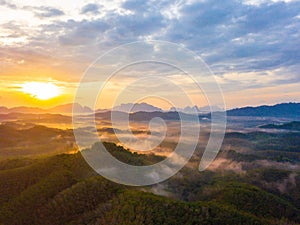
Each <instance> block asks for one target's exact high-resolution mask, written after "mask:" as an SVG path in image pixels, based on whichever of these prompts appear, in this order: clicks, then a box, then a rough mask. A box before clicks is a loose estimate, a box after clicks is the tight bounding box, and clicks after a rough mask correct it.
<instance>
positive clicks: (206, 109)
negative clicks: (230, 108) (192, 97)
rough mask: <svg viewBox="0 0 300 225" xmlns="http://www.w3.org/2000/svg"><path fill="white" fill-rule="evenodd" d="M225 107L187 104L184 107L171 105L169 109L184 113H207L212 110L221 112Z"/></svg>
mask: <svg viewBox="0 0 300 225" xmlns="http://www.w3.org/2000/svg"><path fill="white" fill-rule="evenodd" d="M223 110H224V109H222V108H220V107H218V106H211V107H210V106H204V107H198V106H196V105H194V106H192V107H191V106H186V107H184V108H175V107H171V108H170V110H169V111H172V112H174V111H177V112H183V113H187V114H190V113H195V112H196V113H202V114H205V113H210V112H220V111H223Z"/></svg>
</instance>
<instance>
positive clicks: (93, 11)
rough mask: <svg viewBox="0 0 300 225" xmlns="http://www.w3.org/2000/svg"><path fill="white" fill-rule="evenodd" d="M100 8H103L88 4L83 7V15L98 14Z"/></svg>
mask: <svg viewBox="0 0 300 225" xmlns="http://www.w3.org/2000/svg"><path fill="white" fill-rule="evenodd" d="M100 8H101V7H100V6H99V5H98V4H94V3H90V4H87V5H85V6H83V7H82V9H81V13H82V14H87V13H91V14H98V13H99V10H100Z"/></svg>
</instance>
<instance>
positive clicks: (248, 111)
mask: <svg viewBox="0 0 300 225" xmlns="http://www.w3.org/2000/svg"><path fill="white" fill-rule="evenodd" d="M74 107H75V109H76V110H75V111H76V112H77V113H78V114H92V113H94V111H93V110H92V109H91V108H89V107H87V106H81V105H80V104H78V103H75V104H74ZM72 109H73V104H72V103H69V104H65V105H59V106H56V107H53V108H49V109H41V108H35V107H25V106H20V107H14V108H7V107H0V114H10V113H23V114H45V113H51V114H71V113H72ZM210 110H211V111H212V112H214V113H217V112H218V111H222V109H221V108H219V107H217V106H212V107H211V109H210V108H209V107H208V106H205V107H197V106H192V107H190V106H187V107H185V108H170V110H168V111H164V110H163V109H161V108H159V107H156V106H153V105H150V104H148V103H137V104H132V103H127V104H121V105H119V106H115V107H114V108H113V109H111V110H110V109H97V110H96V111H95V113H96V114H97V115H98V116H100V114H102V116H104V117H108V116H109V115H108V114H110V111H114V112H120V113H129V112H130V113H138V112H141V113H139V116H137V114H136V115H135V116H136V117H138V118H141V117H144V116H145V117H147V118H148V117H152V115H154V114H153V113H154V112H156V113H158V114H161V115H162V116H163V117H165V116H167V117H168V118H169V117H170V118H174V115H175V114H172V113H174V112H175V111H177V112H179V113H182V114H190V113H193V112H197V113H199V114H202V116H208V117H209V114H210V112H211V111H210ZM226 112H227V116H245V117H282V118H293V119H295V120H299V119H300V103H281V104H277V105H272V106H268V105H263V106H257V107H250V106H249V107H242V108H235V109H230V110H227V111H226ZM99 113H100V114H99ZM149 113H150V114H152V115H146V114H149ZM166 113H169V115H167V114H166ZM142 115H143V116H142ZM155 115H156V114H155ZM177 116H178V115H177ZM177 116H175V117H177Z"/></svg>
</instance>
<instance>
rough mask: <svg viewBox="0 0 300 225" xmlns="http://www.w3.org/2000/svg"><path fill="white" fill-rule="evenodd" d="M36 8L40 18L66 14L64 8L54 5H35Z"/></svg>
mask: <svg viewBox="0 0 300 225" xmlns="http://www.w3.org/2000/svg"><path fill="white" fill-rule="evenodd" d="M34 9H35V12H34V13H35V15H36V16H37V17H39V18H49V17H57V16H63V15H65V13H64V12H63V11H62V10H60V9H56V8H52V7H38V8H37V7H35V8H34Z"/></svg>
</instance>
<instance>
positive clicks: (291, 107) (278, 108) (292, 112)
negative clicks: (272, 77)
mask: <svg viewBox="0 0 300 225" xmlns="http://www.w3.org/2000/svg"><path fill="white" fill-rule="evenodd" d="M227 116H249V117H283V118H300V103H281V104H277V105H272V106H268V105H263V106H257V107H243V108H236V109H231V110H227Z"/></svg>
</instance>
